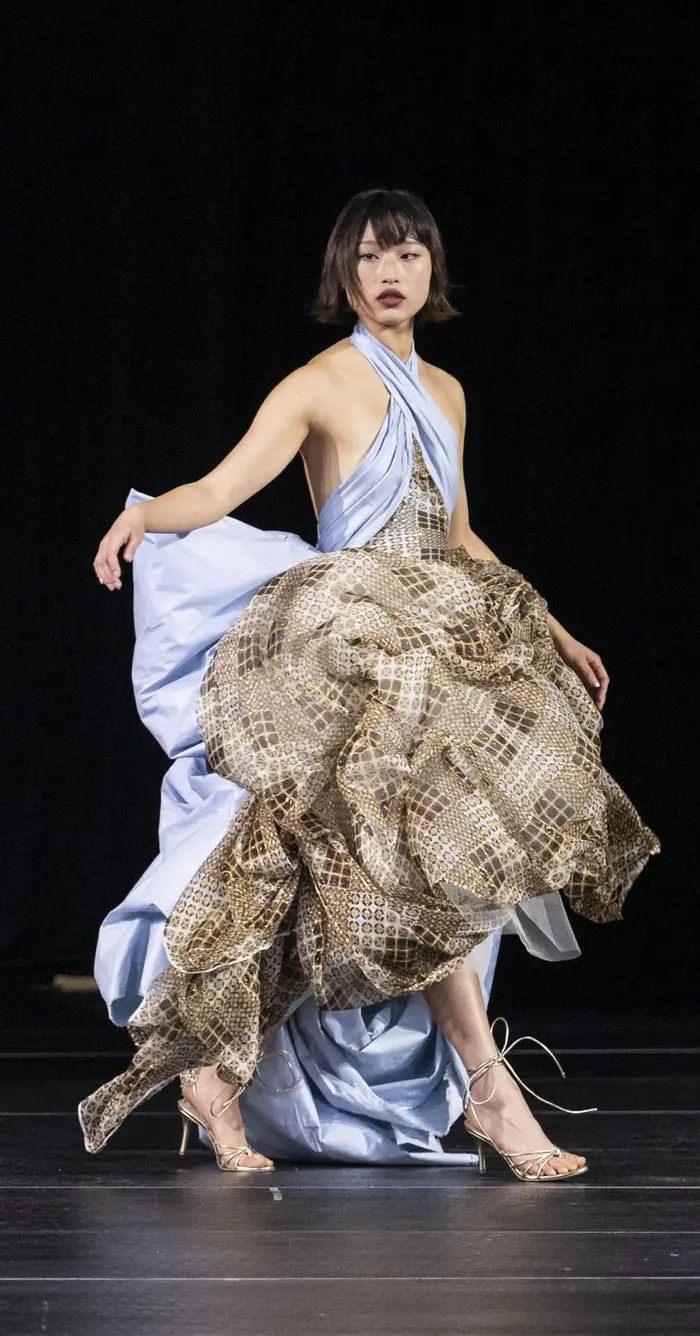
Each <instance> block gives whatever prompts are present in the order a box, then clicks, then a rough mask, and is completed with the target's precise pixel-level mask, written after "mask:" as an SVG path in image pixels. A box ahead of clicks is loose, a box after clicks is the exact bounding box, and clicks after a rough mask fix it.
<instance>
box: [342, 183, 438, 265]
mask: <svg viewBox="0 0 700 1336" xmlns="http://www.w3.org/2000/svg"><path fill="white" fill-rule="evenodd" d="M397 193H398V192H394V191H384V190H383V191H382V192H381V194H378V195H377V196H376V197H375V199H373V200H372V201H370V203H369V204H368V205H367V208H366V209H364V210H363V214H361V215H359V216H358V218H357V234H358V235H357V241H358V245H359V243H360V242H361V241H362V234H363V232H364V230H365V227H366V226H367V223H371V225H372V231H373V232H374V235H375V237H376V239H377V241H378V243H379V245H380V246H381V247H382V249H383V250H388V249H389V247H390V246H400V245H401V243H402V242H403V241H406V240H407V238H408V237H415V239H416V241H420V243H421V245H423V246H427V247H428V249H429V250H432V246H433V244H434V236H433V231H434V225H433V228H431V226H430V223H431V221H432V219H431V217H430V214H428V211H427V209H426V210H421V209H419V208H416V207H415V205H413V206H412V202H410V201H406V200H405V199H402V198H397ZM426 215H427V216H426Z"/></svg>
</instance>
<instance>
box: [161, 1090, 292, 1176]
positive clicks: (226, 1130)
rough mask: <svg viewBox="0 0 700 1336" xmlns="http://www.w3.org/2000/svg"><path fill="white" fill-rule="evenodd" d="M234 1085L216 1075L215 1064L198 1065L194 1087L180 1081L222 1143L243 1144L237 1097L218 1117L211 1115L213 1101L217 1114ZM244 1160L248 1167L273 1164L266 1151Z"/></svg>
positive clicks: (195, 1106) (242, 1129)
mask: <svg viewBox="0 0 700 1336" xmlns="http://www.w3.org/2000/svg"><path fill="white" fill-rule="evenodd" d="M234 1089H235V1087H234V1086H230V1085H225V1084H224V1082H223V1081H221V1080H220V1079H219V1077H218V1076H217V1075H216V1065H214V1066H213V1067H200V1069H199V1072H198V1073H197V1085H196V1089H195V1088H194V1087H193V1086H191V1085H186V1084H184V1083H183V1087H182V1093H183V1095H184V1097H185V1099H186V1100H187V1102H188V1103H189V1104H192V1105H193V1106H194V1108H195V1109H196V1110H197V1112H198V1113H199V1114H200V1115H201V1117H202V1118H203V1119H205V1120H206V1122H208V1123H209V1124H210V1125H211V1126H212V1130H213V1132H214V1135H215V1136H216V1139H217V1141H218V1142H219V1143H220V1144H221V1145H222V1146H243V1145H245V1140H246V1136H245V1128H244V1126H243V1119H242V1118H241V1115H240V1112H239V1109H238V1100H236V1101H235V1103H233V1104H232V1105H231V1106H230V1108H228V1109H226V1110H225V1112H224V1113H222V1114H221V1115H220V1117H216V1118H214V1117H212V1114H211V1105H212V1103H213V1102H214V1101H216V1102H215V1103H214V1113H215V1114H218V1113H219V1111H220V1109H221V1106H222V1105H223V1104H224V1103H225V1101H226V1100H227V1099H230V1098H231V1096H232V1094H233V1093H234ZM245 1164H246V1167H247V1168H250V1169H254V1168H264V1166H265V1165H268V1164H272V1160H268V1158H267V1156H266V1155H261V1154H259V1152H257V1151H256V1152H255V1154H254V1155H252V1156H251V1157H246V1160H245Z"/></svg>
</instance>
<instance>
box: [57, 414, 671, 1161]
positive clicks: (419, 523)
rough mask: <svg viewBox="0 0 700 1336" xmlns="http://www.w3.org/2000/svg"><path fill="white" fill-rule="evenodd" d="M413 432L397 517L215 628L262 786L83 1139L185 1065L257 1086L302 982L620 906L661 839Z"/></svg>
mask: <svg viewBox="0 0 700 1336" xmlns="http://www.w3.org/2000/svg"><path fill="white" fill-rule="evenodd" d="M413 449H414V459H413V472H412V476H411V480H410V485H409V487H408V490H407V492H406V494H405V495H404V498H403V500H402V501H401V502H400V504H399V506H398V508H397V510H396V511H395V512H394V514H393V515H392V516H391V518H390V520H389V521H388V523H387V524H386V525H385V526H384V527H383V529H381V530H380V532H379V533H378V534H377V535H376V536H375V537H374V538H373V539H372V540H371V541H370V542H369V543H367V544H365V546H364V547H361V548H346V549H342V550H341V551H338V552H331V553H327V554H325V555H322V556H319V557H318V558H317V559H316V558H314V559H312V560H310V561H308V562H304V563H302V564H300V565H297V566H293V567H291V568H290V569H289V570H287V571H286V572H285V573H284V574H282V575H280V576H279V577H277V578H275V579H273V580H271V581H269V582H268V583H267V584H266V585H264V586H263V587H262V588H261V589H260V590H259V591H258V592H257V594H256V595H255V596H254V598H253V599H252V601H251V602H250V604H249V605H248V606H247V608H246V609H245V611H244V612H243V613H242V615H241V616H240V617H239V618H238V620H237V621H236V623H235V624H234V626H233V627H232V629H231V630H230V631H229V632H228V634H227V635H225V636H224V637H223V639H222V640H221V642H220V643H219V645H218V648H217V651H216V654H215V656H214V658H213V660H212V662H211V664H210V666H209V669H208V671H207V673H206V676H205V679H204V682H203V685H202V689H201V693H200V698H199V705H198V723H199V726H200V729H201V732H202V736H203V738H204V741H205V744H206V747H207V754H208V758H209V761H210V763H211V765H212V767H213V768H214V769H215V770H217V771H218V772H219V773H220V774H221V775H223V776H225V777H226V778H228V779H231V780H234V781H235V782H236V783H238V784H241V785H243V786H244V787H245V788H247V789H249V790H250V793H251V796H250V797H249V798H248V800H247V801H246V803H245V804H244V805H243V807H242V808H241V809H240V810H239V811H238V812H237V814H236V816H235V818H234V820H233V822H232V824H231V826H230V828H229V830H228V832H227V834H226V836H225V838H224V839H223V840H222V842H221V843H220V844H219V845H218V846H217V848H216V849H214V850H213V852H212V853H211V855H210V856H209V857H208V858H207V859H206V860H205V862H204V863H203V865H202V867H201V868H200V869H199V871H198V872H197V874H196V876H195V877H194V878H193V879H192V881H191V882H190V884H189V885H188V886H187V887H186V889H185V891H184V892H183V894H182V895H181V897H180V899H179V900H178V902H177V904H176V906H175V908H174V910H173V913H172V915H171V917H170V919H169V922H168V924H167V927H166V934H165V941H166V946H167V950H168V955H169V958H170V961H171V965H170V966H169V968H168V969H166V970H165V971H164V972H163V974H161V975H160V976H159V978H158V979H157V980H156V983H155V985H154V987H153V989H152V991H151V994H150V995H149V997H147V998H146V999H145V1000H144V1002H143V1003H142V1005H141V1006H140V1007H139V1008H138V1010H137V1011H136V1012H135V1013H134V1016H133V1017H132V1020H131V1023H130V1025H129V1032H130V1034H131V1036H132V1038H133V1039H134V1042H135V1044H136V1045H137V1052H136V1054H135V1057H134V1059H133V1062H132V1063H131V1066H130V1067H129V1069H128V1070H127V1071H126V1072H125V1073H124V1074H122V1075H120V1076H118V1077H116V1078H115V1079H114V1080H113V1081H111V1082H109V1083H108V1084H107V1085H105V1086H103V1087H101V1089H100V1090H98V1091H96V1092H95V1094H93V1095H91V1096H89V1097H88V1098H87V1099H86V1100H84V1101H83V1103H82V1105H81V1108H80V1116H81V1122H82V1125H83V1129H84V1132H85V1140H86V1145H87V1147H88V1149H89V1150H93V1151H94V1150H99V1149H100V1148H101V1146H102V1145H103V1144H104V1142H105V1141H106V1139H107V1137H108V1136H110V1135H111V1134H112V1132H113V1131H114V1130H115V1129H116V1127H118V1126H119V1124H120V1122H121V1121H122V1120H123V1118H124V1117H125V1116H126V1115H127V1113H128V1112H129V1111H130V1110H131V1109H132V1108H134V1107H135V1105H136V1104H138V1103H141V1102H142V1100H144V1099H146V1098H148V1097H149V1096H150V1095H151V1094H153V1093H155V1091H156V1090H157V1089H160V1088H161V1087H162V1086H163V1085H165V1084H166V1083H167V1082H168V1081H170V1080H172V1079H173V1077H175V1076H177V1075H178V1074H181V1073H183V1071H185V1070H186V1069H188V1068H190V1067H195V1066H199V1065H201V1064H203V1063H211V1062H216V1063H218V1064H219V1072H220V1075H221V1076H222V1077H223V1078H224V1079H226V1080H228V1081H231V1082H233V1083H234V1084H238V1085H240V1086H241V1087H244V1086H245V1085H247V1084H248V1083H249V1082H250V1081H251V1080H252V1078H253V1075H254V1072H255V1064H256V1060H257V1059H258V1057H259V1055H260V1052H261V1045H262V1041H263V1038H264V1035H265V1032H266V1031H267V1030H268V1029H269V1028H270V1027H272V1026H274V1025H275V1024H277V1023H278V1022H279V1021H281V1020H283V1019H284V1018H285V1016H286V1015H287V1014H288V1012H289V1010H290V1009H291V1008H292V1007H293V1006H294V1005H295V1004H296V1002H297V1001H298V1000H299V999H300V998H301V997H302V996H304V995H305V994H307V993H308V992H309V991H311V992H312V993H313V995H314V997H315V998H316V1001H317V1002H318V1004H319V1005H320V1006H325V1007H329V1008H332V1009H335V1010H340V1009H344V1008H349V1007H356V1006H360V1005H363V1004H365V1003H369V1002H375V1001H377V1000H379V999H381V998H383V997H386V996H392V995H397V994H405V993H409V992H412V991H415V990H417V989H422V988H425V987H426V985H428V984H430V983H433V982H435V981H436V980H438V979H441V978H443V977H445V975H447V974H449V973H450V972H451V971H453V970H455V969H456V968H457V967H458V966H459V965H460V963H461V962H462V961H463V960H464V959H465V958H466V956H467V955H468V954H469V952H470V951H471V950H472V948H473V947H474V946H475V945H477V943H478V942H479V941H480V940H482V939H483V937H484V936H485V935H486V934H488V933H489V932H491V931H492V930H493V929H494V928H497V927H500V926H502V925H503V924H504V923H505V922H506V921H507V919H508V918H509V917H510V915H511V913H512V909H513V907H514V906H515V905H517V904H518V903H519V902H521V901H522V900H524V899H526V898H528V897H531V896H539V895H544V894H546V893H547V892H549V891H552V890H561V891H563V892H564V893H565V894H566V896H567V897H568V899H569V901H570V903H571V904H572V906H573V907H574V908H575V909H577V910H578V911H579V912H580V913H582V914H584V915H586V916H587V917H588V918H591V919H595V920H596V921H598V922H605V921H608V920H612V919H617V918H619V917H620V910H621V905H622V902H623V899H624V896H625V894H626V892H627V890H628V889H629V887H630V885H631V884H632V882H633V881H634V879H635V878H636V877H637V876H638V874H639V873H640V871H641V870H642V868H643V867H644V865H645V863H646V862H647V860H648V858H649V856H650V855H651V854H653V853H657V852H658V851H659V848H660V845H659V842H658V840H657V838H656V836H655V835H654V833H653V831H651V830H650V829H649V828H648V827H647V826H645V825H644V824H643V823H642V821H641V819H640V817H639V815H638V814H637V812H636V811H635V808H634V807H633V806H632V804H631V803H630V801H629V799H628V798H627V797H626V795H625V794H624V793H623V792H622V790H621V789H620V788H619V786H618V785H617V784H616V783H615V781H614V780H613V779H612V778H611V776H610V775H609V774H607V772H606V771H605V770H604V769H602V767H601V763H600V731H601V728H602V719H601V715H600V714H599V712H598V710H597V709H596V708H595V706H594V704H593V702H592V700H591V698H590V696H589V695H588V692H587V691H586V689H585V687H584V686H583V684H582V683H581V682H580V680H579V678H578V677H577V675H576V674H575V673H574V672H573V671H572V670H571V669H570V668H568V667H567V666H566V665H565V664H564V663H563V662H562V660H561V659H560V657H559V655H558V654H557V652H556V649H555V647H554V644H553V641H552V639H551V636H550V633H549V629H548V627H547V621H546V617H547V604H546V603H545V601H544V599H543V598H542V597H541V596H540V595H539V594H538V593H537V591H536V590H535V589H533V587H532V586H531V585H530V584H528V582H527V581H526V580H525V579H524V578H523V576H522V575H521V574H520V573H519V572H518V571H516V570H514V569H513V568H512V567H509V566H506V565H502V564H500V563H498V562H493V561H478V560H475V559H474V558H472V557H470V556H469V554H468V553H467V552H466V551H465V549H464V548H457V549H448V548H447V547H446V540H447V531H448V516H447V513H446V510H445V506H444V503H443V500H442V497H441V495H440V493H439V491H438V489H437V487H436V486H435V484H434V482H433V480H432V478H431V476H430V473H429V471H428V469H427V467H426V465H425V462H424V460H423V457H422V454H421V450H420V446H419V444H418V442H417V441H416V440H414V444H413Z"/></svg>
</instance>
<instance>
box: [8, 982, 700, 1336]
mask: <svg viewBox="0 0 700 1336" xmlns="http://www.w3.org/2000/svg"><path fill="white" fill-rule="evenodd" d="M511 1019H512V1029H513V1032H514V1034H518V1033H522V1032H523V1031H529V1032H530V1033H535V1034H537V1035H538V1037H540V1038H541V1039H543V1040H544V1041H545V1042H547V1043H549V1044H550V1045H551V1046H552V1047H553V1048H554V1049H555V1050H556V1051H557V1052H558V1053H559V1055H560V1056H561V1057H562V1060H563V1062H564V1066H565V1067H566V1069H567V1073H568V1075H569V1080H568V1081H567V1082H566V1083H562V1082H559V1081H557V1080H556V1078H555V1079H554V1080H552V1079H551V1077H550V1075H549V1068H548V1066H547V1060H546V1059H544V1058H541V1057H538V1056H536V1055H535V1054H534V1053H529V1054H528V1053H527V1051H525V1046H523V1051H522V1057H519V1058H518V1059H517V1061H518V1064H519V1070H520V1071H521V1074H522V1075H523V1077H524V1079H525V1080H527V1081H528V1083H530V1084H534V1085H535V1088H536V1089H538V1090H539V1091H540V1093H542V1094H544V1095H548V1096H549V1097H550V1098H554V1099H557V1100H559V1101H561V1102H562V1103H566V1104H570V1105H573V1106H575V1105H577V1104H585V1105H587V1104H596V1105H598V1106H599V1108H600V1112H599V1113H597V1114H593V1115H585V1116H580V1117H576V1118H570V1117H567V1116H566V1115H563V1114H556V1113H548V1112H547V1111H546V1110H544V1111H543V1112H542V1121H543V1124H544V1126H545V1127H546V1129H547V1130H548V1132H550V1134H551V1135H552V1136H556V1137H557V1138H560V1139H561V1141H562V1142H563V1143H564V1145H568V1146H571V1147H572V1148H574V1149H577V1150H581V1151H583V1152H584V1153H585V1154H586V1155H587V1156H588V1157H589V1160H590V1164H591V1170H590V1172H589V1173H588V1174H587V1175H585V1176H584V1177H582V1178H580V1179H577V1180H573V1181H572V1182H570V1183H568V1184H557V1185H554V1186H537V1185H532V1184H520V1183H518V1182H516V1180H515V1179H513V1178H512V1177H510V1176H509V1175H508V1173H507V1170H506V1169H505V1166H503V1165H502V1164H501V1163H500V1162H497V1163H496V1164H495V1167H494V1169H493V1171H492V1172H491V1173H490V1174H489V1176H488V1177H487V1178H483V1179H480V1178H479V1177H478V1175H477V1173H476V1170H472V1169H455V1168H445V1169H438V1168H407V1169H398V1168H397V1169H383V1168H368V1169H364V1168H353V1167H342V1166H333V1165H328V1166H322V1167H321V1166H305V1165H298V1166H297V1165H286V1166H281V1167H280V1168H279V1169H277V1170H276V1172H275V1173H274V1174H269V1175H266V1176H264V1177H263V1176H261V1177H259V1178H252V1177H249V1176H247V1175H241V1176H237V1175H234V1174H223V1173H220V1172H219V1171H218V1170H217V1168H216V1166H215V1164H214V1161H213V1159H212V1158H211V1157H210V1156H208V1155H207V1154H206V1152H205V1151H203V1150H202V1151H200V1150H197V1151H196V1152H195V1153H193V1154H192V1155H191V1156H190V1157H189V1158H188V1159H187V1160H184V1161H183V1160H181V1159H179V1157H178V1155H177V1153H176V1152H177V1144H178V1139H179V1126H178V1121H177V1117H176V1115H175V1114H174V1112H173V1108H174V1100H175V1097H176V1090H175V1088H174V1087H173V1088H172V1089H171V1090H169V1091H165V1092H163V1093H162V1094H161V1095H160V1096H158V1097H157V1098H156V1099H155V1100H153V1101H152V1102H151V1103H150V1104H149V1105H147V1106H146V1107H145V1108H144V1109H143V1110H142V1111H140V1112H137V1113H136V1114H134V1115H132V1117H131V1119H130V1120H129V1121H128V1122H127V1124H125V1126H124V1127H123V1128H122V1129H121V1130H120V1132H119V1133H117V1135H116V1136H115V1137H114V1138H113V1140H112V1141H110V1143H109V1145H108V1147H107V1148H106V1150H105V1151H104V1152H103V1153H102V1154H101V1155H99V1156H94V1157H93V1156H88V1155H87V1154H86V1153H85V1151H84V1150H83V1146H82V1138H81V1134H80V1130H79V1127H78V1123H77V1120H76V1116H75V1106H76V1104H77V1103H78V1100H79V1099H80V1098H81V1097H82V1096H83V1095H84V1094H86V1093H87V1092H89V1091H90V1090H93V1089H94V1088H95V1086H97V1085H98V1084H99V1083H100V1082H102V1081H103V1080H106V1079H107V1078H108V1077H109V1076H110V1075H113V1074H114V1073H115V1072H116V1071H118V1070H119V1069H120V1068H121V1066H122V1065H123V1063H124V1055H125V1054H128V1053H129V1051H130V1046H129V1041H128V1039H127V1038H126V1036H124V1034H123V1032H120V1031H117V1030H115V1029H113V1028H112V1027H110V1026H108V1024H107V1023H106V1022H105V1019H104V1013H103V1009H102V1004H101V1002H100V1001H99V999H97V998H95V997H93V996H89V995H88V996H83V997H75V996H73V997H71V996H56V995H55V994H53V993H52V992H51V991H50V990H48V989H42V988H41V987H37V986H35V987H34V988H32V989H26V988H25V991H24V992H23V991H22V989H21V988H19V989H18V988H17V986H16V985H13V987H12V988H11V989H10V990H9V992H6V995H5V999H4V1008H3V1019H2V1022H1V1024H2V1026H3V1027H4V1028H2V1030H0V1051H1V1052H2V1057H3V1062H2V1068H1V1069H0V1136H1V1137H2V1160H1V1165H0V1254H1V1258H0V1277H1V1278H0V1331H1V1332H2V1336H19V1333H21V1334H22V1336H29V1334H30V1333H48V1334H49V1336H116V1334H117V1333H138V1336H141V1333H144V1334H147V1336H160V1333H167V1336H180V1333H183V1336H224V1334H225V1336H239V1333H246V1334H248V1333H250V1334H251V1336H253V1333H255V1336H268V1334H269V1336H273V1334H274V1336H302V1334H303V1336H307V1333H308V1334H309V1336H326V1333H328V1336H375V1333H376V1334H377V1336H380V1334H381V1336H413V1333H415V1334H416V1336H418V1334H419V1333H420V1336H449V1334H450V1333H463V1332H464V1333H467V1332H468V1333H475V1334H476V1336H485V1334H486V1333H508V1336H530V1333H537V1334H538V1336H549V1333H557V1334H558V1333H565V1334H566V1336H578V1333H581V1336H583V1333H586V1334H587V1336H591V1334H593V1333H595V1336H613V1334H614V1333H629V1334H630V1336H631V1334H632V1333H634V1336H645V1333H649V1334H650V1336H651V1333H653V1336H659V1333H663V1336H674V1333H678V1334H679V1336H680V1333H690V1332H693V1333H696V1332H697V1331H698V1330H700V1253H699V1244H700V1214H699V1211H698V1206H699V1204H700V1076H699V1068H698V1056H699V1053H700V1041H699V1037H698V1031H697V1028H696V1025H695V1023H694V1021H693V1020H692V1019H691V1018H688V1017H675V1018H672V1017H665V1018H662V1017H657V1018H649V1017H636V1018H633V1019H630V1018H626V1017H604V1016H596V1017H588V1018H587V1019H586V1020H585V1021H582V1019H581V1017H580V1016H577V1017H576V1018H574V1017H570V1018H568V1019H567V1018H559V1019H558V1020H557V1021H556V1022H555V1021H554V1020H544V1021H543V1020H542V1018H540V1019H539V1020H538V1021H537V1022H534V1021H532V1018H528V1017H524V1016H523V1017H518V1018H517V1022H516V1018H515V1017H512V1018H511ZM552 1070H553V1069H552ZM458 1139H459V1138H458V1137H457V1140H458Z"/></svg>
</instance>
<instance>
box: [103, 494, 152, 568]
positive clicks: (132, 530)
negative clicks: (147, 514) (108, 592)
mask: <svg viewBox="0 0 700 1336" xmlns="http://www.w3.org/2000/svg"><path fill="white" fill-rule="evenodd" d="M145 532H146V526H145V521H144V515H143V511H142V509H141V507H140V505H139V504H138V503H137V504H136V505H134V506H129V507H128V508H127V509H126V510H123V511H122V513H121V515H118V516H117V518H116V520H115V521H114V524H113V525H112V527H111V529H110V530H109V532H108V533H106V534H105V536H104V538H103V539H102V542H101V543H100V546H99V547H98V549H97V556H96V557H95V560H94V561H93V563H92V565H93V569H94V572H95V575H96V576H97V578H98V580H99V582H100V584H101V585H106V586H107V588H108V589H121V587H122V582H121V568H120V566H119V552H120V550H121V548H124V560H125V561H133V559H134V553H135V551H136V549H137V547H138V546H139V543H140V542H141V541H142V539H143V535H144V533H145ZM125 544H126V546H125Z"/></svg>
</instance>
